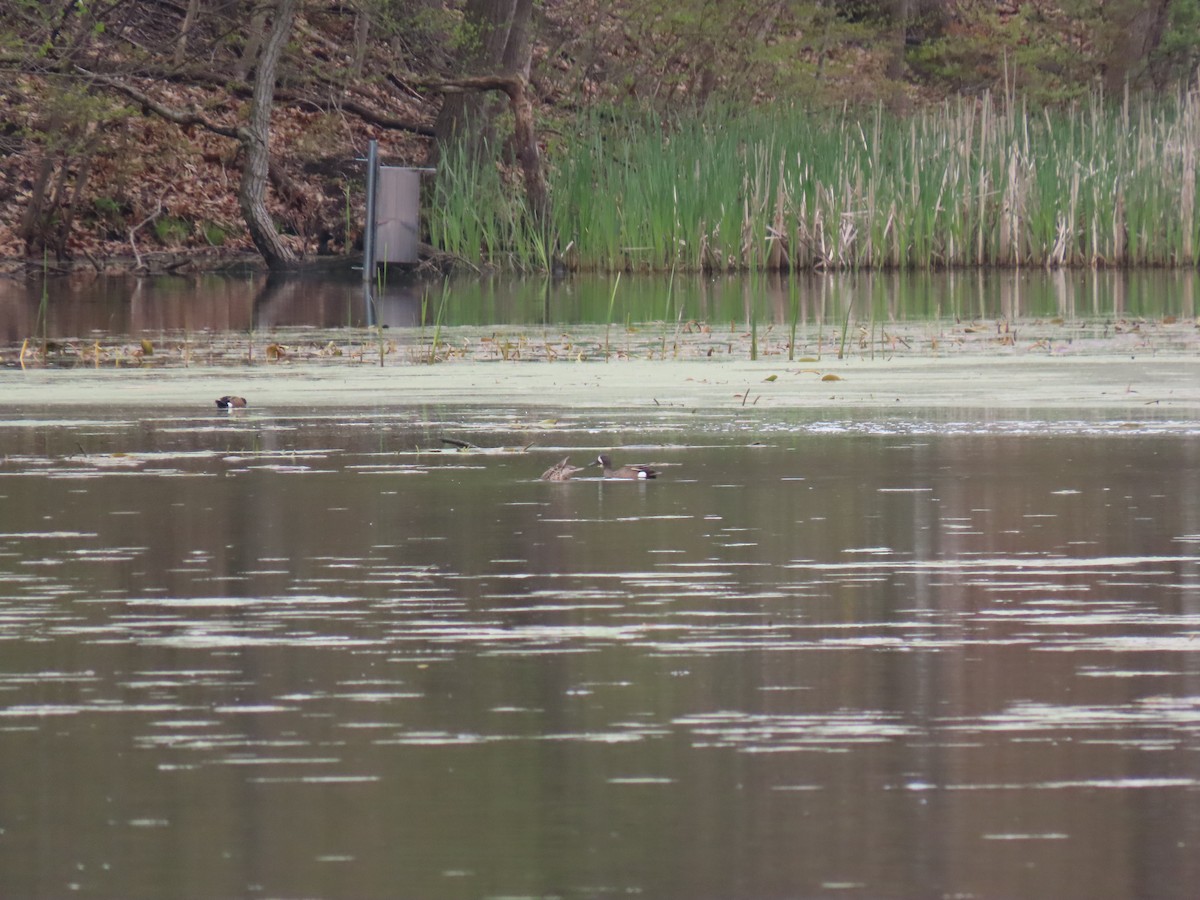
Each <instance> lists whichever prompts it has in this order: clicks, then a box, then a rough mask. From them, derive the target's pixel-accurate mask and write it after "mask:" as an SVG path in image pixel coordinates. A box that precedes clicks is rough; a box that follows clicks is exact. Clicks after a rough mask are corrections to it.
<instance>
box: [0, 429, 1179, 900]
mask: <svg viewBox="0 0 1200 900" xmlns="http://www.w3.org/2000/svg"><path fill="white" fill-rule="evenodd" d="M443 437H453V438H456V439H459V440H464V441H468V442H470V443H473V444H475V445H477V446H479V447H480V448H483V449H482V450H480V451H476V452H445V451H446V450H447V449H449V445H446V444H443V443H442V441H441V439H442V438H443ZM614 448H615V449H614ZM610 449H612V450H613V453H614V455H615V456H616V457H617V459H618V461H621V460H625V461H629V462H634V461H637V462H647V463H652V464H654V465H656V466H657V467H658V468H660V470H661V471H662V477H661V478H659V479H658V480H657V481H655V482H651V483H637V482H611V481H610V482H605V481H602V480H599V479H596V478H594V477H589V478H581V479H579V480H577V481H574V482H569V483H565V484H552V483H546V482H541V481H539V480H538V478H537V476H538V474H539V473H540V472H541V471H542V470H543V469H544V468H546V467H547V466H548V465H550V464H551V463H552V462H555V461H557V460H558V459H560V458H561V457H562V456H564V455H566V454H567V453H570V454H571V456H572V459H573V461H574V462H576V463H577V464H582V463H583V462H585V461H586V460H588V459H590V458H591V457H592V456H594V455H595V454H596V453H597V452H599V451H601V450H610ZM0 452H2V454H3V456H2V463H0V517H2V518H0V883H3V885H4V891H3V892H4V895H5V896H11V897H27V898H38V897H54V898H57V897H64V896H96V897H122V898H176V897H178V898H191V897H236V896H262V897H288V898H291V897H327V898H365V897H414V898H418V897H419V898H460V897H461V898H476V897H506V898H507V897H609V896H644V897H655V898H694V897H714V898H716V897H725V898H759V897H780V898H782V897H830V896H834V897H841V896H852V897H904V898H908V897H912V898H926V897H943V896H944V897H959V898H961V897H981V898H982V897H997V898H1011V897H1023V898H1025V897H1055V898H1124V897H1156V898H1175V897H1178V898H1190V897H1193V896H1195V889H1196V887H1195V886H1196V884H1197V883H1200V426H1197V425H1196V424H1195V423H1188V422H1179V421H1171V420H1165V419H1161V420H1160V419H1147V420H1145V421H1141V422H1115V421H1107V420H1103V419H1098V420H1094V421H1061V420H1053V421H1042V422H1026V421H1022V420H1020V419H1016V418H1009V417H1005V416H1004V415H1002V414H997V415H995V416H989V417H975V418H972V419H964V420H961V421H960V420H958V419H956V418H954V417H952V416H949V417H948V416H945V415H942V414H938V415H937V417H934V416H928V417H926V416H922V415H920V414H912V415H908V416H903V417H896V418H876V419H872V420H860V419H855V418H853V417H851V416H847V417H845V418H838V417H829V414H828V413H824V414H823V418H821V419H816V418H813V417H812V416H811V414H808V413H793V414H788V415H780V414H773V415H768V414H766V413H758V412H751V411H747V414H746V416H745V418H743V419H735V418H730V417H729V416H728V415H721V416H719V417H717V416H713V417H708V416H705V415H703V414H701V415H686V414H683V413H667V414H664V415H663V416H660V417H656V418H648V417H644V416H642V415H641V414H638V415H636V416H632V415H630V414H629V413H626V412H622V411H613V412H611V413H604V412H588V413H586V414H580V413H578V412H570V411H563V412H562V413H561V414H559V415H557V416H551V417H550V418H547V414H546V412H545V411H538V412H536V413H530V412H527V411H525V410H521V409H498V410H493V411H490V412H488V413H481V412H479V411H478V410H477V409H470V410H468V409H457V408H453V407H438V408H419V407H416V408H404V409H369V408H364V409H352V410H345V411H342V412H339V413H337V414H329V413H319V414H304V413H297V412H296V411H295V410H290V411H272V410H269V409H255V410H246V411H244V412H240V413H235V414H232V415H229V414H216V413H215V412H214V413H209V412H207V411H205V412H200V413H198V412H195V411H191V410H189V411H183V410H169V409H164V410H157V411H146V410H138V411H131V410H121V409H115V410H111V411H108V412H106V413H104V414H102V415H101V414H97V411H96V410H95V409H88V410H79V411H71V410H56V411H55V412H54V418H52V419H50V418H44V417H41V416H39V415H30V414H27V413H22V414H21V415H20V416H17V415H15V414H12V413H7V414H5V413H2V412H0ZM593 471H594V470H593Z"/></svg>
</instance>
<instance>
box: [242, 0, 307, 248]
mask: <svg viewBox="0 0 1200 900" xmlns="http://www.w3.org/2000/svg"><path fill="white" fill-rule="evenodd" d="M297 3H298V0H279V5H278V6H277V7H276V9H275V21H274V22H272V23H271V33H270V35H268V37H267V42H266V43H265V44H264V45H263V47H262V52H261V53H260V54H259V57H258V65H257V66H256V67H255V71H254V94H253V96H252V97H251V100H250V114H249V117H248V120H247V122H246V124H245V125H243V126H242V127H241V128H239V129H238V137H239V138H241V142H242V150H243V153H244V155H245V161H244V162H243V164H242V180H241V184H240V185H239V187H238V204H239V205H240V206H241V208H242V215H243V216H244V217H245V219H246V227H247V228H248V229H249V230H250V238H251V240H253V241H254V246H255V247H257V248H258V252H259V253H261V254H262V256H263V259H264V260H266V263H267V266H268V267H269V268H272V269H283V268H286V267H287V266H288V265H289V264H291V263H293V262H295V261H296V255H295V254H294V253H293V252H292V251H291V249H290V248H289V247H288V246H287V244H285V243H284V242H283V240H282V239H280V237H279V233H278V232H277V231H276V230H275V224H274V223H273V222H272V221H271V214H270V212H269V211H268V210H267V203H266V199H265V198H266V192H267V176H268V174H269V172H270V163H271V107H272V106H273V105H274V103H275V70H276V69H277V68H278V66H279V58H280V56H282V55H283V46H284V44H286V43H287V39H288V34H289V33H290V32H291V30H292V20H293V19H294V18H295V15H296V4H297Z"/></svg>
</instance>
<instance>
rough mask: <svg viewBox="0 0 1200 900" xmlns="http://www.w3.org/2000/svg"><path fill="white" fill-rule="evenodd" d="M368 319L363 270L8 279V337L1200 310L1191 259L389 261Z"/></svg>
mask: <svg viewBox="0 0 1200 900" xmlns="http://www.w3.org/2000/svg"><path fill="white" fill-rule="evenodd" d="M370 293H371V297H372V302H373V304H374V305H373V307H372V315H371V317H370V318H368V315H367V304H366V302H365V300H364V289H363V284H362V275H361V272H355V271H351V270H346V271H343V272H341V273H340V274H338V273H326V274H324V275H321V276H316V275H313V274H303V275H293V276H284V275H271V276H268V275H265V274H263V273H257V272H256V273H247V274H246V275H244V276H228V275H196V276H186V277H184V276H180V277H169V276H160V277H155V278H136V277H131V276H114V277H102V276H85V275H80V276H76V277H72V278H53V279H49V280H42V279H40V278H32V279H28V280H13V279H8V280H6V279H0V345H2V344H5V343H7V344H14V343H15V344H20V343H21V342H22V341H23V340H25V339H26V338H29V339H35V338H39V337H40V338H48V339H56V340H62V339H85V338H90V337H96V336H103V335H120V336H128V337H134V338H142V337H148V338H158V337H161V336H163V335H164V334H170V335H193V336H194V335H197V334H200V333H203V332H206V331H215V332H225V331H235V332H242V333H247V332H269V331H270V330H272V329H276V328H285V327H304V328H339V327H342V328H344V327H361V326H363V325H366V324H381V325H384V326H385V327H389V328H406V327H413V326H420V325H421V324H423V323H424V324H426V325H434V324H441V325H443V326H446V327H456V326H492V325H525V326H528V325H543V324H550V325H579V324H582V325H597V324H600V325H603V324H609V323H615V324H626V323H644V322H663V321H665V322H687V321H689V320H695V321H701V322H708V323H711V324H713V325H714V326H718V325H721V324H728V323H731V322H732V323H737V324H738V325H739V326H742V325H746V326H748V324H749V323H751V322H754V323H757V324H758V325H761V326H762V327H764V328H765V327H769V326H772V325H774V326H775V327H776V328H780V327H783V326H788V325H791V324H792V323H796V324H797V325H798V326H799V327H801V328H805V327H811V328H819V327H824V328H825V329H826V330H827V331H828V332H834V333H836V331H837V329H838V328H839V327H840V326H841V325H842V324H843V323H844V322H845V321H846V320H847V319H849V320H850V321H853V322H855V323H887V322H892V323H895V322H904V321H927V320H930V319H950V320H956V319H957V320H962V321H972V320H975V319H983V320H994V319H1004V320H1008V321H1014V320H1020V319H1029V318H1039V317H1040V318H1066V319H1076V318H1080V319H1086V318H1099V319H1105V320H1110V321H1111V320H1123V319H1129V318H1132V319H1138V318H1144V319H1155V320H1162V319H1194V318H1195V317H1196V315H1197V312H1198V310H1197V299H1198V298H1200V273H1197V272H1196V271H1195V270H1194V269H1193V270H1168V269H1155V270H1134V271H1126V270H1117V271H1094V270H1086V271H1070V272H1069V271H1063V270H1058V271H1051V272H1047V271H1045V270H1033V271H1024V270H1022V271H1016V272H1013V271H995V270H979V271H967V272H917V273H899V272H893V273H861V274H830V275H824V274H819V273H808V274H802V275H798V276H797V277H795V278H791V279H789V278H780V277H779V276H777V275H776V276H769V277H768V276H762V277H743V276H740V275H722V276H713V277H710V276H705V277H698V276H684V275H678V276H670V275H665V276H650V275H636V276H626V277H624V278H622V279H620V281H619V282H616V281H614V279H612V278H608V277H600V276H580V277H577V278H568V279H553V280H548V279H544V278H528V279H517V280H514V279H512V278H484V277H466V278H457V279H455V280H453V281H452V282H450V283H449V285H448V289H447V290H446V291H445V292H444V293H443V286H442V283H441V282H440V281H431V280H428V279H421V278H415V277H412V276H408V275H404V274H403V273H397V272H393V273H391V275H390V276H389V278H388V279H387V280H386V281H382V282H380V283H377V284H374V285H372V286H371V291H370Z"/></svg>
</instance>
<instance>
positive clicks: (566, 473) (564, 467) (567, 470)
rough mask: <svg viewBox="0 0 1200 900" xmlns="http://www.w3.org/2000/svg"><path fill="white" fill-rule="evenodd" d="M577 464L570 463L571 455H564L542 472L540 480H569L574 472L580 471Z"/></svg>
mask: <svg viewBox="0 0 1200 900" xmlns="http://www.w3.org/2000/svg"><path fill="white" fill-rule="evenodd" d="M582 471H583V469H581V468H580V467H579V466H573V465H571V457H569V456H564V457H563V459H562V462H560V463H555V464H554V465H552V466H551V467H550V468H548V469H547V470H546V471H545V472H543V473H542V481H570V479H571V476H572V475H574V474H575V473H576V472H582Z"/></svg>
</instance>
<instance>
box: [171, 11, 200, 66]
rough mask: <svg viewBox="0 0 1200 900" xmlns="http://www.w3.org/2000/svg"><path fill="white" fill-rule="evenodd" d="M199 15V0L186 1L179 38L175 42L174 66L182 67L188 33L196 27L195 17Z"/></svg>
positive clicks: (185, 54)
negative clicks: (185, 10)
mask: <svg viewBox="0 0 1200 900" xmlns="http://www.w3.org/2000/svg"><path fill="white" fill-rule="evenodd" d="M199 14H200V0H188V5H187V13H186V14H184V17H183V25H182V26H180V28H179V38H178V40H176V41H175V65H177V66H181V65H183V61H184V59H185V58H186V57H187V41H188V33H189V32H190V31H191V30H192V29H193V28H195V27H196V17H197V16H198V15H199Z"/></svg>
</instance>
